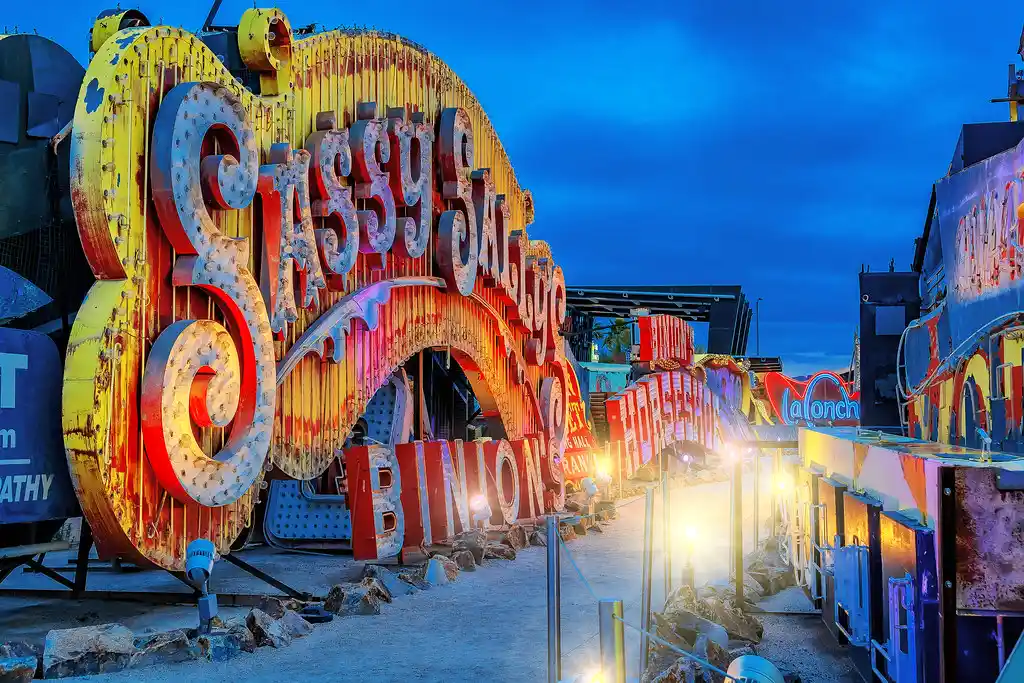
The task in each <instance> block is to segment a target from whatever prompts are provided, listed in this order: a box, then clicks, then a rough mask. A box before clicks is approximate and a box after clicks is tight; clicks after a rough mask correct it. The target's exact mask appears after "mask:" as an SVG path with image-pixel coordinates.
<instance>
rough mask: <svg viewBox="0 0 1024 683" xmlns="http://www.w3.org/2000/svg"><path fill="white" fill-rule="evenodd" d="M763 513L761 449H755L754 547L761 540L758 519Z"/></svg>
mask: <svg viewBox="0 0 1024 683" xmlns="http://www.w3.org/2000/svg"><path fill="white" fill-rule="evenodd" d="M760 515H761V451H760V450H759V449H756V448H755V449H754V547H755V548H756V547H757V544H758V543H760V541H761V529H760V528H759V526H760V525H759V523H758V519H759V517H760Z"/></svg>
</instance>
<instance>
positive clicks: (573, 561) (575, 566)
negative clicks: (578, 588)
mask: <svg viewBox="0 0 1024 683" xmlns="http://www.w3.org/2000/svg"><path fill="white" fill-rule="evenodd" d="M558 545H559V546H561V548H562V550H564V551H565V556H566V557H568V558H569V564H571V565H572V568H573V569H575V570H576V574H577V575H579V577H580V581H582V582H583V585H584V586H586V588H587V590H588V591H589V592H590V595H591V596H592V597H593V598H594V600H600V599H601V598H599V597H597V593H595V592H594V589H593V587H592V586H591V585H590V582H589V581H587V577H585V576H583V572H582V571H580V567H579V565H578V564H576V559H575V558H574V557H573V556H572V553H571V552H569V548H568V547H566V545H565V541H564V540H562V534H558Z"/></svg>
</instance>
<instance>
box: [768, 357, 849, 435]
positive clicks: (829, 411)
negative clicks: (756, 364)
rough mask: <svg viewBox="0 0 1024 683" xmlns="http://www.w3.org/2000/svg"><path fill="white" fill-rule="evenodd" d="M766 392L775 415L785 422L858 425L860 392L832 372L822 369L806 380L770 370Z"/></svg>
mask: <svg viewBox="0 0 1024 683" xmlns="http://www.w3.org/2000/svg"><path fill="white" fill-rule="evenodd" d="M764 386H765V392H766V393H767V394H768V400H769V401H770V402H771V404H772V408H773V409H774V410H775V415H776V416H778V418H779V419H780V420H781V421H782V422H783V423H784V424H787V425H835V426H840V425H846V426H849V425H857V424H859V423H860V401H859V399H860V394H859V392H851V391H850V385H849V384H847V383H846V382H844V381H843V380H842V378H841V377H840V376H839V375H837V374H836V373H834V372H829V371H827V370H826V371H822V372H819V373H816V374H815V375H813V376H811V378H810V379H808V380H807V381H805V382H799V381H797V380H794V379H791V378H789V377H786V376H785V375H783V374H782V373H781V372H769V373H767V374H766V375H765V377H764Z"/></svg>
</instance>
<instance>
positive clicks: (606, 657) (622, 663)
mask: <svg viewBox="0 0 1024 683" xmlns="http://www.w3.org/2000/svg"><path fill="white" fill-rule="evenodd" d="M597 615H598V625H599V627H600V638H601V683H626V635H625V629H624V628H623V625H622V600H613V599H611V598H603V599H602V600H601V601H600V602H599V603H598V605H597Z"/></svg>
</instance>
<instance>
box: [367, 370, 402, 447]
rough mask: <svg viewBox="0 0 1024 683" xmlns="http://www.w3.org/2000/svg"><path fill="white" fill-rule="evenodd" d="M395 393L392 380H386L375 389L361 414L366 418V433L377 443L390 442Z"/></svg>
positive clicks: (395, 389) (393, 418)
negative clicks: (386, 381) (385, 382)
mask: <svg viewBox="0 0 1024 683" xmlns="http://www.w3.org/2000/svg"><path fill="white" fill-rule="evenodd" d="M397 393H398V392H397V388H396V387H395V384H394V382H388V383H387V384H385V385H384V386H382V387H381V388H380V389H378V390H377V393H375V394H374V395H373V398H372V399H370V402H369V404H367V406H366V412H365V413H364V414H363V418H364V419H365V420H366V435H367V436H368V437H370V438H371V439H373V440H374V441H376V442H377V443H383V444H390V443H391V430H392V426H393V425H394V423H395V400H396V398H397Z"/></svg>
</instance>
